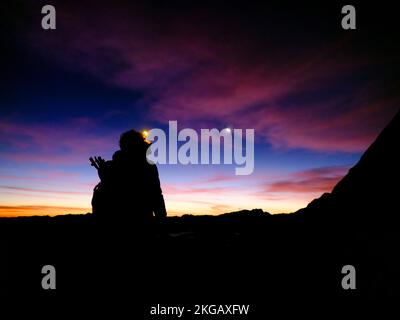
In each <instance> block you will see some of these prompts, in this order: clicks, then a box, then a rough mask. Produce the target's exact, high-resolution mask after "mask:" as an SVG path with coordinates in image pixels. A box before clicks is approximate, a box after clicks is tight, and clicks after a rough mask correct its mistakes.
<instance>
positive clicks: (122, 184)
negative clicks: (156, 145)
mask: <svg viewBox="0 0 400 320" xmlns="http://www.w3.org/2000/svg"><path fill="white" fill-rule="evenodd" d="M149 146H150V143H148V142H147V141H146V140H145V138H144V136H143V135H142V134H141V133H140V132H137V131H135V130H129V131H127V132H124V133H123V134H122V135H121V137H120V140H119V147H120V150H118V151H116V152H115V153H114V155H113V157H112V160H111V161H105V160H104V159H102V158H101V157H94V158H90V161H91V163H92V166H94V167H95V168H96V169H97V170H98V175H99V178H100V183H99V184H98V185H97V186H96V187H95V189H94V192H93V198H92V209H93V214H95V215H97V216H98V217H104V218H107V217H111V216H112V217H113V218H117V219H122V220H124V219H129V220H135V221H142V222H145V221H151V220H154V219H156V220H161V219H163V218H165V217H166V215H167V212H166V209H165V203H164V197H163V194H162V190H161V186H160V180H159V176H158V170H157V167H156V165H154V164H149V163H148V162H147V159H146V152H147V149H148V147H149Z"/></svg>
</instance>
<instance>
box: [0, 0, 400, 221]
mask: <svg viewBox="0 0 400 320" xmlns="http://www.w3.org/2000/svg"><path fill="white" fill-rule="evenodd" d="M45 4H48V3H47V2H43V1H3V2H2V4H1V15H2V19H1V23H2V25H3V26H2V28H1V37H2V41H1V52H2V57H3V58H2V59H1V62H0V67H1V69H0V70H1V76H2V77H1V78H2V79H1V82H0V84H1V86H0V216H16V215H57V214H67V213H86V212H90V211H91V206H90V201H91V197H92V192H93V187H94V186H95V185H96V184H97V183H98V180H99V179H98V177H97V173H96V171H95V169H94V168H93V167H91V166H90V164H89V161H88V158H89V157H90V156H93V155H100V156H102V157H104V158H106V159H111V157H112V154H113V152H114V151H116V150H117V149H118V139H119V136H120V134H121V133H122V132H124V131H126V130H129V129H137V130H144V129H147V130H148V129H152V128H161V129H167V125H168V121H174V120H175V121H178V130H180V129H183V128H193V129H195V130H198V131H199V130H200V129H202V128H209V129H211V128H217V129H219V130H222V129H224V128H227V127H229V128H239V129H249V128H251V129H254V130H255V169H254V172H253V173H252V174H251V175H248V176H236V175H235V174H234V167H235V165H180V164H177V165H168V164H166V165H159V166H158V168H159V174H160V179H161V184H162V189H163V193H164V197H165V201H166V207H167V210H168V214H169V215H183V214H221V213H225V212H230V211H236V210H241V209H252V208H261V209H263V210H265V211H268V212H271V213H288V212H293V211H296V210H298V209H300V208H302V207H304V206H306V205H307V203H309V202H310V201H311V200H312V199H314V198H316V197H319V196H320V195H321V194H322V193H324V192H329V191H330V190H331V189H332V187H333V186H334V185H335V184H336V183H337V182H338V181H339V180H340V178H341V177H343V176H344V175H345V174H346V172H347V171H348V169H349V168H350V167H351V166H353V165H354V164H355V163H356V162H357V161H358V160H359V158H360V156H361V155H362V153H363V152H364V151H365V149H366V148H367V147H368V146H369V145H370V144H371V143H372V142H373V140H374V139H375V138H376V136H377V135H378V134H379V132H380V131H381V130H382V129H383V128H384V126H385V125H386V124H387V123H388V122H389V121H390V119H391V118H392V117H393V116H394V114H395V113H396V111H397V110H398V106H399V100H400V99H399V95H398V88H399V83H400V82H399V74H400V73H399V66H400V64H399V57H400V54H399V51H400V50H399V41H398V34H399V33H398V27H397V26H396V24H395V19H391V18H392V17H393V18H394V11H393V10H390V8H389V9H387V10H381V11H380V13H379V15H378V16H377V14H376V11H374V7H372V6H371V7H368V5H367V4H363V6H361V4H360V5H357V6H356V10H357V11H356V12H357V29H356V30H343V29H342V28H341V24H340V22H341V18H342V15H341V7H342V6H343V4H341V3H340V2H337V3H336V4H329V5H327V4H323V5H321V4H320V5H319V6H316V5H314V4H311V3H308V5H304V4H297V5H296V7H294V6H293V4H284V3H281V4H279V5H271V4H265V3H264V4H259V3H257V2H239V1H238V2H235V1H232V2H230V3H229V5H227V4H223V2H218V1H213V2H210V3H208V2H207V1H199V2H197V3H188V2H187V1H154V2H152V3H151V4H148V3H145V2H137V1H130V2H122V1H113V2H112V3H111V2H110V1H108V2H102V1H86V0H85V1H71V2H61V1H52V2H51V4H52V5H54V6H55V8H56V13H57V15H56V17H57V29H56V30H43V29H42V28H41V19H42V16H43V15H42V14H41V7H42V6H43V5H45ZM384 8H385V7H384Z"/></svg>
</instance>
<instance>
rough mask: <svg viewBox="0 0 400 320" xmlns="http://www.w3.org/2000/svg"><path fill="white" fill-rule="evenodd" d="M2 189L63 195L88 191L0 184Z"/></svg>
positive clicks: (83, 193)
mask: <svg viewBox="0 0 400 320" xmlns="http://www.w3.org/2000/svg"><path fill="white" fill-rule="evenodd" d="M0 189H5V190H12V191H28V192H34V193H50V194H61V195H85V194H89V193H88V192H82V191H69V190H68V191H64V190H54V189H36V188H25V187H16V186H0Z"/></svg>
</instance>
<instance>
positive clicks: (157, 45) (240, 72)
mask: <svg viewBox="0 0 400 320" xmlns="http://www.w3.org/2000/svg"><path fill="white" fill-rule="evenodd" d="M103 9H104V8H103ZM103 9H102V8H101V7H98V8H97V7H94V6H93V7H92V6H91V7H90V10H89V9H88V10H84V11H85V12H90V18H88V16H87V13H85V12H82V10H79V8H77V7H71V6H65V7H64V6H63V7H61V9H60V10H61V12H63V17H64V19H66V21H68V28H67V29H63V28H62V27H60V29H57V35H56V36H52V35H49V34H46V35H44V34H43V33H35V34H32V42H34V43H35V46H36V47H37V50H38V51H40V52H42V53H43V54H45V55H46V56H50V57H51V59H54V60H56V61H58V62H61V63H62V64H63V65H65V66H66V67H69V68H73V69H79V70H81V71H84V72H87V73H90V74H92V75H94V76H95V77H97V78H99V79H100V80H101V81H104V82H106V83H109V84H111V85H116V86H122V87H125V88H129V89H133V90H141V91H142V92H143V93H144V95H143V101H142V102H143V104H144V105H146V106H148V116H149V118H151V119H156V120H159V121H160V122H164V123H165V122H167V121H168V120H179V121H182V122H183V125H190V124H191V125H192V126H199V125H203V124H204V125H208V126H209V125H210V122H213V123H216V125H224V124H227V123H229V124H233V125H235V126H238V127H244V128H255V129H256V133H257V134H258V136H261V137H262V138H264V139H266V140H267V141H268V142H269V143H271V144H272V145H273V146H274V147H276V148H304V149H310V150H318V151H345V152H359V151H362V150H363V149H365V147H366V146H368V144H369V143H371V142H372V140H373V138H374V137H375V136H376V135H377V134H378V133H379V131H380V130H381V129H382V128H383V126H384V125H385V124H386V123H387V122H388V121H389V120H390V118H391V117H392V116H393V114H394V113H395V111H396V110H397V109H398V106H397V105H398V102H399V101H398V99H397V100H388V99H386V98H385V97H384V94H383V93H380V90H379V87H383V84H382V83H379V81H378V80H376V79H375V77H374V78H373V79H369V81H366V80H363V81H361V82H359V84H358V85H355V84H351V85H346V83H348V82H351V81H350V78H351V75H354V74H361V72H362V71H363V70H365V69H366V68H371V67H372V66H376V65H377V64H379V63H381V62H380V61H378V62H377V61H372V60H371V59H370V58H369V57H368V56H367V55H366V54H365V55H363V54H357V56H355V55H354V52H352V51H351V49H350V48H351V46H350V43H349V41H350V40H351V39H344V40H343V39H334V40H332V39H328V40H326V41H324V42H321V41H319V42H316V43H315V44H313V45H310V44H308V47H307V46H305V47H303V48H300V47H299V48H297V50H293V48H289V49H288V48H287V45H285V43H283V41H282V40H280V41H278V40H276V39H275V40H270V39H269V38H261V39H257V40H255V41H254V39H252V38H253V37H254V36H255V35H254V34H251V33H250V34H247V33H246V32H245V31H243V30H242V28H240V26H238V25H237V24H235V21H234V20H233V19H232V20H229V19H227V20H225V21H224V22H223V23H222V22H221V21H220V20H219V19H218V18H216V17H209V16H208V15H206V16H203V13H202V12H200V13H197V14H190V15H184V16H179V17H175V16H174V15H172V16H170V15H168V14H166V15H164V14H159V13H155V12H152V11H151V9H149V8H147V7H146V6H141V5H133V8H132V10H129V12H125V11H124V10H119V8H118V6H117V7H115V8H114V11H113V15H109V14H108V12H107V11H106V10H103ZM205 17H206V18H207V19H205ZM287 41H290V39H287ZM289 47H290V46H289ZM41 48H46V52H45V53H44V52H43V51H42V50H43V49H41ZM346 81H347V82H346ZM337 86H339V87H340V88H341V90H339V91H337V92H335V91H333V92H331V90H332V89H337ZM302 95H306V96H307V97H309V98H310V97H311V98H315V101H311V102H310V101H309V100H303V99H301V98H299V96H302ZM317 98H318V99H317ZM311 100H312V99H311ZM68 141H73V140H67V142H66V144H67V146H68V147H71V145H70V144H69V145H68ZM94 142H95V143H96V141H94ZM19 143H23V142H21V141H19ZM72 143H73V142H71V144H72ZM97 143H101V142H97ZM74 148H78V149H79V146H74ZM37 160H38V161H40V160H41V159H37ZM57 161H59V159H57Z"/></svg>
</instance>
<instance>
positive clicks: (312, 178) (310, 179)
mask: <svg viewBox="0 0 400 320" xmlns="http://www.w3.org/2000/svg"><path fill="white" fill-rule="evenodd" d="M348 169H349V167H347V166H335V167H324V168H315V169H310V170H305V171H299V172H295V173H293V174H291V175H289V176H288V177H287V178H286V179H284V180H279V181H276V182H273V183H270V184H268V185H266V188H265V189H266V192H271V193H286V192H290V193H323V192H329V191H331V190H332V188H333V187H334V186H335V184H336V183H337V182H338V181H339V180H340V179H341V178H342V177H343V176H344V175H345V174H346V173H347V171H348Z"/></svg>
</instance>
